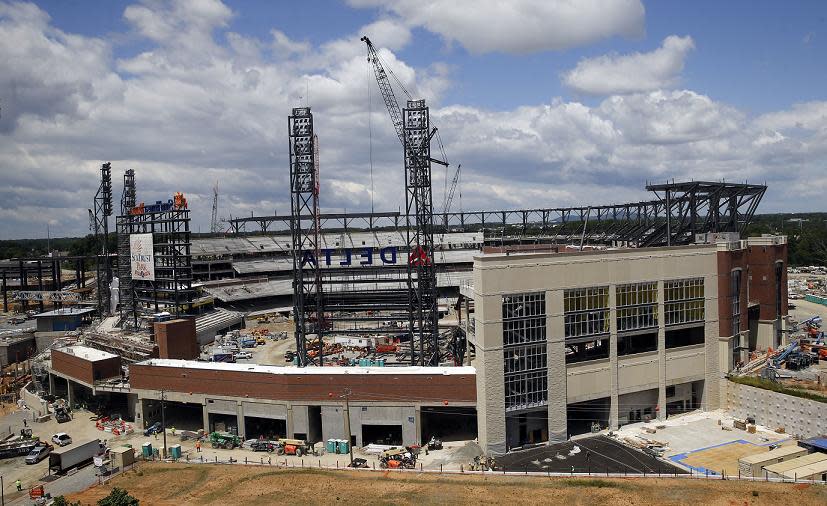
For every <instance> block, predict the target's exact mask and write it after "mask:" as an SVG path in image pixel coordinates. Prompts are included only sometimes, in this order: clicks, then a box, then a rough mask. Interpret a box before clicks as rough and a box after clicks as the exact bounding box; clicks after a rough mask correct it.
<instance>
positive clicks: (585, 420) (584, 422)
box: [566, 397, 611, 436]
mask: <svg viewBox="0 0 827 506" xmlns="http://www.w3.org/2000/svg"><path fill="white" fill-rule="evenodd" d="M610 405H611V398H609V397H601V398H600V399H594V400H591V401H585V402H575V403H572V404H569V405H568V406H566V417H567V427H568V431H569V436H576V435H578V434H587V433H589V432H592V427H593V426H595V425H597V426H599V427H600V428H601V429H605V428H606V427H608V426H609V406H610Z"/></svg>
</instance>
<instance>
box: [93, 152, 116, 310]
mask: <svg viewBox="0 0 827 506" xmlns="http://www.w3.org/2000/svg"><path fill="white" fill-rule="evenodd" d="M100 171H101V182H100V186H99V187H98V191H97V193H96V194H95V210H94V214H93V218H94V219H93V223H92V224H93V231H94V233H95V243H96V246H97V249H98V251H99V252H100V253H99V255H98V257H97V259H96V261H95V271H96V280H97V285H98V314H99V315H100V316H101V318H103V317H104V316H106V315H108V314H109V313H111V311H112V308H111V307H109V306H110V299H109V282H110V281H111V280H112V265H111V264H110V262H109V217H110V216H112V168H111V164H110V162H106V163H104V164H103V165H101V170H100Z"/></svg>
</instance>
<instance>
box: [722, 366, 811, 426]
mask: <svg viewBox="0 0 827 506" xmlns="http://www.w3.org/2000/svg"><path fill="white" fill-rule="evenodd" d="M724 383H726V386H725V387H724V388H725V389H726V408H727V410H728V411H729V412H730V413H731V414H732V416H734V417H736V418H742V419H743V418H747V417H755V422H756V423H757V424H759V425H763V426H765V427H768V428H770V429H776V428H778V427H783V428H784V430H785V431H786V432H787V433H788V434H792V435H796V436H800V437H804V438H808V437H817V436H821V435H822V434H827V403H824V402H818V401H811V400H809V399H802V398H801V397H794V396H792V395H787V394H782V393H778V392H773V391H772V390H764V389H763V388H756V387H751V386H748V385H741V384H740V383H733V382H732V381H727V380H725V381H724Z"/></svg>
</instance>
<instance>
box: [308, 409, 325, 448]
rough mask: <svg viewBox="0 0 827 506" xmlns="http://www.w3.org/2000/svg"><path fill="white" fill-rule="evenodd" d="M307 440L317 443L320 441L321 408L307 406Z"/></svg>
mask: <svg viewBox="0 0 827 506" xmlns="http://www.w3.org/2000/svg"><path fill="white" fill-rule="evenodd" d="M307 430H308V433H307V440H308V441H309V442H311V443H318V442H319V441H321V440H322V407H321V406H309V407H308V408H307Z"/></svg>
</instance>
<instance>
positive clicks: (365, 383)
mask: <svg viewBox="0 0 827 506" xmlns="http://www.w3.org/2000/svg"><path fill="white" fill-rule="evenodd" d="M129 375H130V378H129V383H130V385H131V386H132V388H134V389H143V390H161V389H164V390H167V391H173V392H182V393H186V392H191V393H198V394H206V395H220V396H230V397H249V398H253V399H271V400H284V401H329V400H331V399H338V398H339V395H341V394H342V392H343V391H344V389H345V388H350V389H351V391H352V395H351V397H350V400H351V401H374V402H397V403H407V402H414V403H415V402H422V403H430V404H433V403H442V402H443V401H445V400H447V401H448V403H449V405H450V403H451V402H465V403H469V402H476V380H475V377H474V375H473V374H471V375H459V374H450V375H443V374H434V375H428V374H398V375H396V374H384V373H383V374H376V375H370V374H353V375H344V374H324V373H319V374H268V373H262V372H252V371H249V372H248V371H222V370H211V369H195V368H187V367H165V366H157V365H147V364H132V365H131V366H130V367H129ZM331 394H332V395H331Z"/></svg>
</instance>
